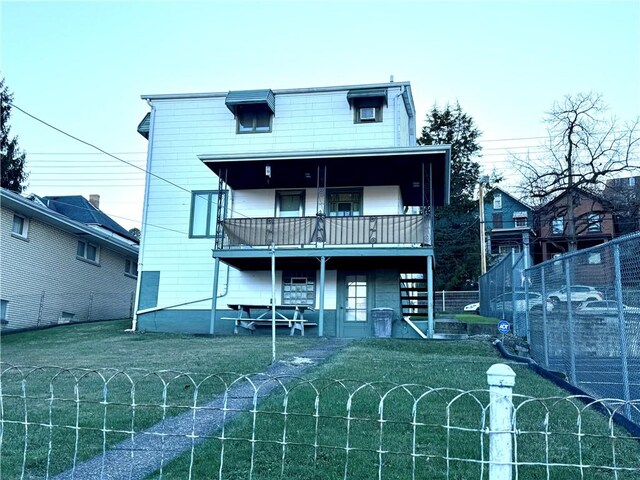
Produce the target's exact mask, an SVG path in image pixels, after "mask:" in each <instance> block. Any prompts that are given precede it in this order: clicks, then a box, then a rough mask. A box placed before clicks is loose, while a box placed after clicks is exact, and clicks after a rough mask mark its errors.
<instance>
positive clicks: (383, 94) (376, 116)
mask: <svg viewBox="0 0 640 480" xmlns="http://www.w3.org/2000/svg"><path fill="white" fill-rule="evenodd" d="M347 101H348V102H349V106H350V107H352V108H353V122H354V123H374V122H381V121H382V112H383V110H384V108H383V107H384V106H385V105H386V104H387V89H386V88H367V89H361V90H360V89H356V90H349V91H348V92H347Z"/></svg>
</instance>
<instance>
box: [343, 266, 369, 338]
mask: <svg viewBox="0 0 640 480" xmlns="http://www.w3.org/2000/svg"><path fill="white" fill-rule="evenodd" d="M339 282H340V285H341V289H340V292H339V303H340V306H339V314H338V315H339V317H338V322H339V326H340V329H339V333H340V336H341V337H351V338H353V337H357V338H360V337H369V336H371V322H370V320H369V308H368V303H369V302H368V301H367V300H368V290H369V281H368V277H367V274H366V273H355V272H349V273H343V274H342V275H340V280H339Z"/></svg>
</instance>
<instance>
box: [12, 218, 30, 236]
mask: <svg viewBox="0 0 640 480" xmlns="http://www.w3.org/2000/svg"><path fill="white" fill-rule="evenodd" d="M28 233H29V220H28V219H27V218H26V217H23V216H21V215H18V214H17V213H14V214H13V225H12V226H11V234H12V235H13V236H15V237H20V238H27V235H28Z"/></svg>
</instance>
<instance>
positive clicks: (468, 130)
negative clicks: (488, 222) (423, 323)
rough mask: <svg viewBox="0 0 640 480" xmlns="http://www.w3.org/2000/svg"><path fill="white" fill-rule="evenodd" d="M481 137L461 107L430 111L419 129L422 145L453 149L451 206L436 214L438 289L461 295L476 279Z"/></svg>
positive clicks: (478, 244)
mask: <svg viewBox="0 0 640 480" xmlns="http://www.w3.org/2000/svg"><path fill="white" fill-rule="evenodd" d="M480 135H481V132H480V130H478V129H477V128H476V126H475V122H474V121H473V118H472V117H470V116H469V115H467V114H466V113H464V112H463V111H462V107H460V104H459V103H458V102H456V104H455V105H454V106H451V105H449V104H447V105H446V106H445V107H444V109H443V110H440V109H439V108H438V107H437V106H436V105H434V106H433V108H432V109H431V111H430V112H429V113H428V115H427V118H426V125H425V126H424V127H423V128H422V136H421V137H420V138H419V139H418V144H420V145H435V144H448V145H451V204H450V205H448V206H445V207H439V208H436V210H435V246H434V248H435V254H436V272H437V275H436V276H435V289H436V290H462V289H465V288H468V287H467V285H468V283H469V282H468V281H469V280H475V279H477V277H478V276H479V274H480V228H479V223H478V202H477V201H476V200H474V193H475V188H476V184H477V182H478V177H479V175H480V164H479V163H478V162H476V161H474V160H473V158H474V157H475V156H477V155H478V154H479V152H480V150H481V149H482V147H481V146H480V144H479V143H478V141H477V140H478V137H480Z"/></svg>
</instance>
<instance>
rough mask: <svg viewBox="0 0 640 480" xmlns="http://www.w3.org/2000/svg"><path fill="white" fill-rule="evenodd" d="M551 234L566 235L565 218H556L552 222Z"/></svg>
mask: <svg viewBox="0 0 640 480" xmlns="http://www.w3.org/2000/svg"><path fill="white" fill-rule="evenodd" d="M551 233H552V234H553V235H562V234H563V233H564V217H556V218H554V219H553V220H552V221H551Z"/></svg>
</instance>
